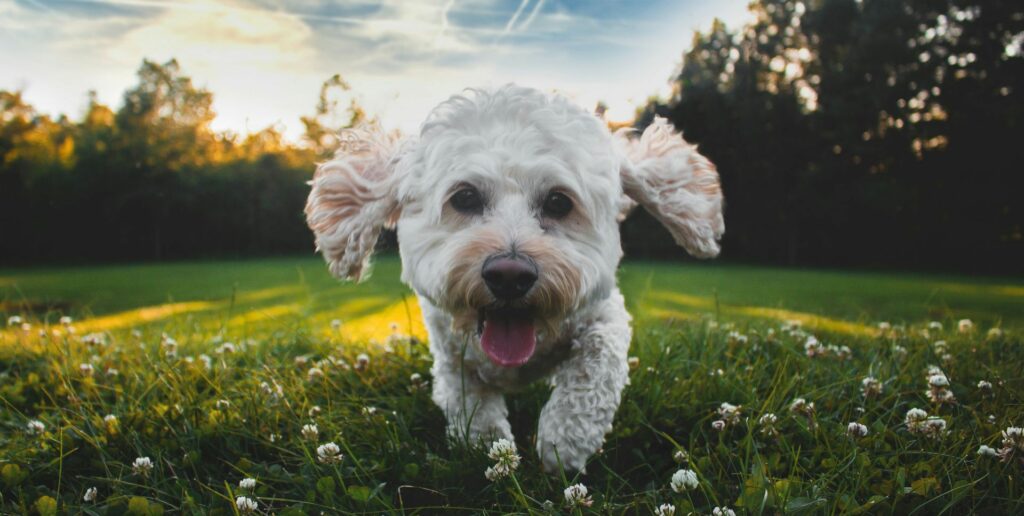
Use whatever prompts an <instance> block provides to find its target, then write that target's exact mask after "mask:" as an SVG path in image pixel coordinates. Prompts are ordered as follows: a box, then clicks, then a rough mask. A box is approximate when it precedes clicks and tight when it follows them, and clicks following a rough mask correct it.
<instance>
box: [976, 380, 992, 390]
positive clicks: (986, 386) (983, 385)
mask: <svg viewBox="0 0 1024 516" xmlns="http://www.w3.org/2000/svg"><path fill="white" fill-rule="evenodd" d="M978 388H979V389H981V390H983V391H991V390H992V382H989V381H986V380H980V381H978Z"/></svg>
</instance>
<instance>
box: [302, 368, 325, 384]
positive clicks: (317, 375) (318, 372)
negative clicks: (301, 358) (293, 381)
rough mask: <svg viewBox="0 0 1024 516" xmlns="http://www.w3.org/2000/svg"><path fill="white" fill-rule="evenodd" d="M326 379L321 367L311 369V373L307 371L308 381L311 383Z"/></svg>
mask: <svg viewBox="0 0 1024 516" xmlns="http://www.w3.org/2000/svg"><path fill="white" fill-rule="evenodd" d="M323 377H324V370H323V369H320V368H319V367H310V368H309V371H306V379H307V380H309V381H311V382H312V381H314V380H319V379H321V378H323Z"/></svg>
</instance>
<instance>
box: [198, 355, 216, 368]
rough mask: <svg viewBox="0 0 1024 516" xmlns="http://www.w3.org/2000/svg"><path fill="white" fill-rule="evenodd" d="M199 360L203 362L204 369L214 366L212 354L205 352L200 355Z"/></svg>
mask: <svg viewBox="0 0 1024 516" xmlns="http://www.w3.org/2000/svg"><path fill="white" fill-rule="evenodd" d="M199 360H200V361H201V362H202V363H203V368H204V369H206V370H209V369H210V368H211V367H213V359H212V358H210V355H207V354H206V353H203V354H201V355H199Z"/></svg>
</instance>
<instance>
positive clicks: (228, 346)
mask: <svg viewBox="0 0 1024 516" xmlns="http://www.w3.org/2000/svg"><path fill="white" fill-rule="evenodd" d="M214 351H215V352H216V353H217V354H218V355H226V354H231V353H235V352H237V351H238V348H236V347H235V344H234V343H233V342H225V343H223V344H221V345H220V346H219V347H217V349H215V350H214Z"/></svg>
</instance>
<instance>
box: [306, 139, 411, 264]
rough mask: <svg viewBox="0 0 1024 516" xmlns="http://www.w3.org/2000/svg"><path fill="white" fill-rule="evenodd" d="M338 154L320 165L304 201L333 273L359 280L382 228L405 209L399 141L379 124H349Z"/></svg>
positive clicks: (319, 247)
mask: <svg viewBox="0 0 1024 516" xmlns="http://www.w3.org/2000/svg"><path fill="white" fill-rule="evenodd" d="M340 139H341V142H340V145H339V148H338V151H337V152H336V153H335V155H334V158H333V159H331V160H330V161H328V162H326V163H323V164H321V165H320V166H318V167H317V169H316V173H315V174H314V175H313V180H312V181H310V183H309V184H310V185H311V186H312V187H313V189H312V191H310V192H309V199H308V200H307V201H306V223H307V224H309V227H310V229H312V230H313V233H314V234H315V235H316V247H317V250H318V251H320V252H322V253H323V255H324V259H325V260H327V264H328V266H329V268H330V270H331V273H332V274H334V275H335V276H337V277H339V278H341V279H350V280H356V281H360V280H362V279H365V278H366V277H368V275H369V265H370V256H371V255H372V254H373V248H374V246H375V245H376V243H377V238H378V237H379V236H380V232H381V230H382V229H383V228H385V227H390V226H393V225H394V224H395V223H396V222H397V220H398V215H399V214H400V212H401V209H400V207H399V203H398V183H399V178H398V177H397V176H398V174H397V173H396V165H397V163H398V161H399V159H400V157H401V156H400V152H399V151H400V142H399V141H398V138H397V137H395V136H393V135H388V134H385V133H384V132H383V131H382V130H381V129H380V128H379V127H378V126H376V125H366V126H362V127H359V128H356V129H347V130H344V131H342V133H341V138H340Z"/></svg>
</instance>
